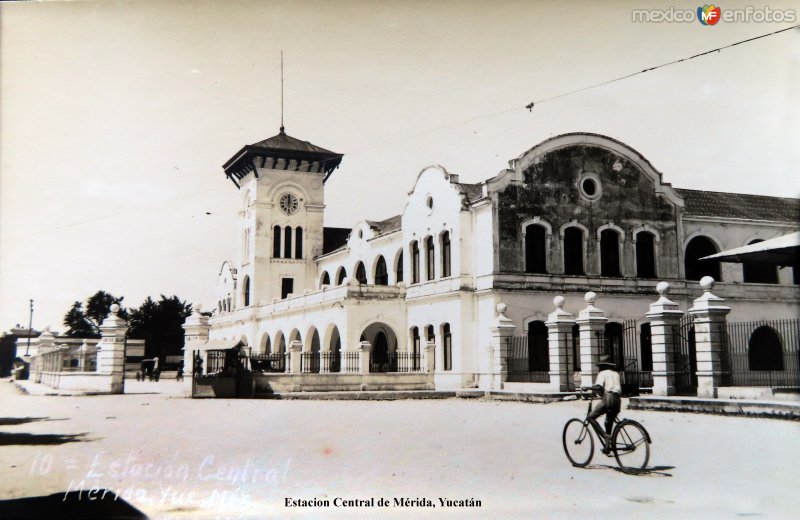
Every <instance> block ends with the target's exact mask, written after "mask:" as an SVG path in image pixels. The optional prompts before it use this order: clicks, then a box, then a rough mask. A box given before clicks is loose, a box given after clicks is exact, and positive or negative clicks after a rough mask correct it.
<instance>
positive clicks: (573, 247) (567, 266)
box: [564, 227, 585, 275]
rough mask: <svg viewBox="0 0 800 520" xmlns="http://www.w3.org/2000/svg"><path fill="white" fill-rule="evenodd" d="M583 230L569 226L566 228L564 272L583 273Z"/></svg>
mask: <svg viewBox="0 0 800 520" xmlns="http://www.w3.org/2000/svg"><path fill="white" fill-rule="evenodd" d="M584 273H585V271H584V268H583V230H582V229H581V228H579V227H569V228H567V229H566V230H564V274H574V275H583V274H584Z"/></svg>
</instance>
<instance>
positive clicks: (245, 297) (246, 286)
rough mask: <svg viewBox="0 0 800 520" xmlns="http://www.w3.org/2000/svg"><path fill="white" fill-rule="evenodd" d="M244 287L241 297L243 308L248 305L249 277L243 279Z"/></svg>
mask: <svg viewBox="0 0 800 520" xmlns="http://www.w3.org/2000/svg"><path fill="white" fill-rule="evenodd" d="M243 285H244V287H242V293H243V294H242V296H243V298H242V299H243V300H244V306H245V307H248V306H249V305H250V277H249V276H245V277H244V284H243Z"/></svg>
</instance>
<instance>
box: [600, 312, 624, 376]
mask: <svg viewBox="0 0 800 520" xmlns="http://www.w3.org/2000/svg"><path fill="white" fill-rule="evenodd" d="M603 339H604V343H605V345H604V346H603V349H604V353H605V354H606V355H607V356H609V357H611V361H613V362H614V364H615V365H617V370H622V369H623V367H625V352H624V350H623V348H622V323H617V322H615V321H609V322H608V323H606V326H605V334H604V338H603Z"/></svg>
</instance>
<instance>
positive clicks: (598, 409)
mask: <svg viewBox="0 0 800 520" xmlns="http://www.w3.org/2000/svg"><path fill="white" fill-rule="evenodd" d="M619 408H620V398H619V394H615V393H613V392H606V393H605V394H604V395H603V400H602V401H600V402H599V403H597V404H596V405H595V407H594V410H592V413H590V414H589V417H590V418H591V419H597V418H598V417H600V416H601V415H603V414H606V433H607V434H608V435H611V428H612V427H613V426H614V419H616V417H617V415H619Z"/></svg>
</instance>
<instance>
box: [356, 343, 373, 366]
mask: <svg viewBox="0 0 800 520" xmlns="http://www.w3.org/2000/svg"><path fill="white" fill-rule="evenodd" d="M358 351H359V353H360V354H361V355H360V356H359V360H358V369H359V372H361V373H362V374H369V365H370V362H371V358H372V345H371V344H370V342H369V341H362V342H361V343H359V344H358Z"/></svg>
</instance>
